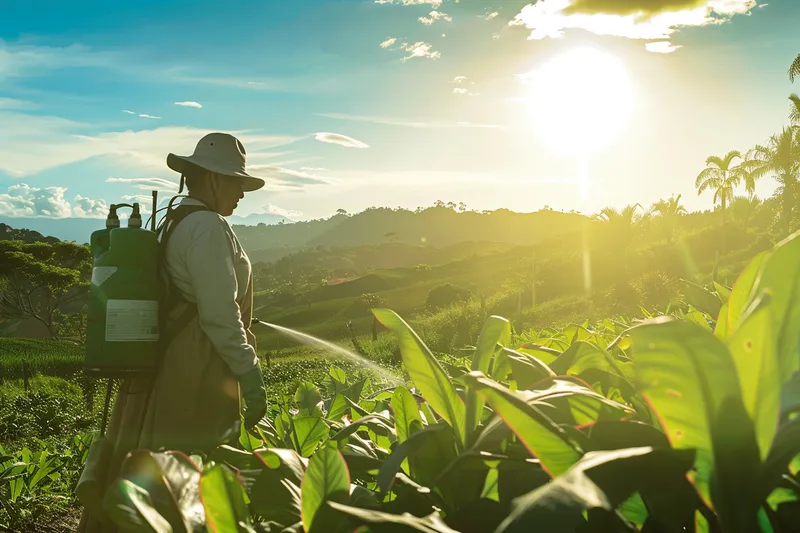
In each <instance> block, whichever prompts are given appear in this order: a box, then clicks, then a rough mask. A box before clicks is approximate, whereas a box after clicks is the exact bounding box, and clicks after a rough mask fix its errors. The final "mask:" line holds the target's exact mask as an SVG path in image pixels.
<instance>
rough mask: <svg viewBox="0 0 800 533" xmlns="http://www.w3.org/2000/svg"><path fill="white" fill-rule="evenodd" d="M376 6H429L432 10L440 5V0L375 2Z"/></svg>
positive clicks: (376, 0) (386, 0)
mask: <svg viewBox="0 0 800 533" xmlns="http://www.w3.org/2000/svg"><path fill="white" fill-rule="evenodd" d="M375 3H376V4H401V5H404V6H418V5H423V4H430V5H431V6H432V7H433V8H434V9H438V8H439V6H440V5H442V0H375Z"/></svg>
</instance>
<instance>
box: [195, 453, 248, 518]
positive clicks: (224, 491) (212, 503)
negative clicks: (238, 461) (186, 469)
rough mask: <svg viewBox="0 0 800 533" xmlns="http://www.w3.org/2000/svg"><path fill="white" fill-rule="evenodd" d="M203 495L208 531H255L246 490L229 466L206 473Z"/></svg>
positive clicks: (203, 477) (204, 474) (201, 492)
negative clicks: (251, 521)
mask: <svg viewBox="0 0 800 533" xmlns="http://www.w3.org/2000/svg"><path fill="white" fill-rule="evenodd" d="M200 495H201V497H202V501H203V508H204V509H205V513H206V520H207V524H206V527H207V528H208V531H209V532H211V533H227V532H231V533H234V532H239V533H247V532H252V529H251V526H252V524H251V523H250V512H249V509H248V507H247V502H246V501H245V492H244V489H243V488H242V486H241V485H240V484H239V483H238V481H237V480H236V476H235V475H234V474H233V472H231V471H230V470H229V469H228V468H227V467H225V466H223V465H213V466H212V467H211V468H209V469H207V470H205V471H204V472H203V475H202V477H201V478H200ZM194 531H199V530H194Z"/></svg>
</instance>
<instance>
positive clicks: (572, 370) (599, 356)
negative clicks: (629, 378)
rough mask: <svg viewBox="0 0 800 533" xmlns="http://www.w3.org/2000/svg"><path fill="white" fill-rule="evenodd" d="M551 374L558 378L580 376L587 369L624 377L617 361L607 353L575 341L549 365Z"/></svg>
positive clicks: (588, 344)
mask: <svg viewBox="0 0 800 533" xmlns="http://www.w3.org/2000/svg"><path fill="white" fill-rule="evenodd" d="M550 368H551V369H553V372H555V373H556V374H558V375H560V376H565V375H580V374H581V373H582V372H584V371H585V370H588V369H596V370H603V371H605V372H609V373H611V374H614V375H617V376H619V377H625V372H624V370H623V369H622V367H620V366H619V364H618V363H617V361H616V360H615V359H614V356H612V355H611V354H610V353H608V352H607V351H605V350H603V349H601V348H598V347H597V346H595V345H594V344H590V343H588V342H586V341H577V342H575V343H574V344H572V346H570V347H569V349H567V350H566V351H565V352H564V353H562V354H561V355H559V356H558V359H556V360H555V361H553V362H552V363H550Z"/></svg>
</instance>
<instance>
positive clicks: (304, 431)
mask: <svg viewBox="0 0 800 533" xmlns="http://www.w3.org/2000/svg"><path fill="white" fill-rule="evenodd" d="M292 427H293V428H294V435H295V439H296V441H295V446H296V449H297V451H298V452H300V455H302V456H303V457H311V454H313V453H314V450H316V449H317V446H318V445H319V443H320V442H322V441H323V439H325V438H326V437H327V436H328V432H329V430H330V427H329V426H328V424H326V423H325V421H324V420H323V419H322V417H320V416H298V417H295V418H294V419H292Z"/></svg>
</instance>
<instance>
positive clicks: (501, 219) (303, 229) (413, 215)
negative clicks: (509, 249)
mask: <svg viewBox="0 0 800 533" xmlns="http://www.w3.org/2000/svg"><path fill="white" fill-rule="evenodd" d="M585 220H586V217H584V216H582V215H579V214H575V213H561V212H556V211H550V210H545V211H538V212H535V213H515V212H513V211H509V210H507V209H499V210H497V211H491V212H482V213H478V212H474V211H467V212H456V211H454V210H452V209H449V208H446V207H431V208H428V209H424V210H419V211H416V212H415V211H409V210H405V209H388V208H370V209H367V210H365V211H363V212H361V213H358V214H355V215H352V216H350V215H345V214H337V215H334V216H332V217H330V218H328V219H321V220H313V221H309V222H295V223H292V224H278V225H272V226H257V227H246V226H236V227H235V228H234V230H235V231H236V234H237V236H238V237H239V239H240V240H241V242H242V245H243V246H244V248H245V249H246V250H247V252H248V254H250V256H251V259H252V260H253V261H254V262H257V261H276V260H278V259H279V258H281V257H284V256H286V255H289V254H291V253H293V252H297V251H299V250H302V249H315V248H317V247H324V248H343V247H357V246H365V245H378V244H381V243H403V244H409V245H416V246H420V245H422V246H432V247H435V248H443V247H448V246H452V245H454V244H458V243H464V242H493V243H505V244H514V245H531V244H537V243H539V242H542V241H543V240H546V239H548V238H553V237H557V236H560V235H564V234H569V233H573V232H575V231H578V230H579V229H580V227H581V224H582V223H583V222H584V221H585Z"/></svg>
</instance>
